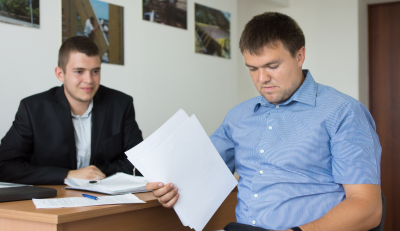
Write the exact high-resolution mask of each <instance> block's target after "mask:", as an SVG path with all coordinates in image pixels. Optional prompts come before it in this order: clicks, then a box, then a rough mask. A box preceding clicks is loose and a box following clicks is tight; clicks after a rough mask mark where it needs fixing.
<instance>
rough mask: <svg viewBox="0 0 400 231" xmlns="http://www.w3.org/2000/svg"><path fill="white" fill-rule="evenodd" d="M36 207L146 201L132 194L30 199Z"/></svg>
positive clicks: (67, 206) (50, 207)
mask: <svg viewBox="0 0 400 231" xmlns="http://www.w3.org/2000/svg"><path fill="white" fill-rule="evenodd" d="M32 201H33V203H34V204H35V206H36V208H37V209H54V208H70V207H83V206H93V205H114V204H131V203H146V202H144V201H142V200H140V199H139V198H137V197H136V196H135V195H133V194H126V195H118V196H104V197H98V200H93V199H89V198H86V197H67V198H56V199H32Z"/></svg>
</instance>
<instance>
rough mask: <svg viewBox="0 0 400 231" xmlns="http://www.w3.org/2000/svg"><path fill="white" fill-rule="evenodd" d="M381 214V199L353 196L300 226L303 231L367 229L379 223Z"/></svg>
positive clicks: (358, 230) (364, 230)
mask: <svg viewBox="0 0 400 231" xmlns="http://www.w3.org/2000/svg"><path fill="white" fill-rule="evenodd" d="M379 193H380V192H379ZM381 216H382V201H381V200H372V199H366V198H363V197H352V198H348V199H346V200H344V201H342V202H341V203H339V204H338V205H336V206H335V207H334V208H333V209H332V210H331V211H329V212H328V213H327V214H325V215H324V216H323V217H321V218H320V219H318V220H315V221H313V222H310V223H308V224H305V225H302V226H300V228H301V229H302V230H303V231H322V230H323V231H339V230H346V231H367V230H370V229H373V228H375V227H376V226H378V225H379V223H380V221H381Z"/></svg>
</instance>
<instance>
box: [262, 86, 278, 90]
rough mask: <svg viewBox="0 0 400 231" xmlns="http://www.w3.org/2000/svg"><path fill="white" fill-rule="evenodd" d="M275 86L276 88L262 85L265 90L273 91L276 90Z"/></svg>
mask: <svg viewBox="0 0 400 231" xmlns="http://www.w3.org/2000/svg"><path fill="white" fill-rule="evenodd" d="M275 88H276V87H275V86H268V87H262V89H263V90H264V91H273V90H275Z"/></svg>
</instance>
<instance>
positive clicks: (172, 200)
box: [162, 193, 179, 209]
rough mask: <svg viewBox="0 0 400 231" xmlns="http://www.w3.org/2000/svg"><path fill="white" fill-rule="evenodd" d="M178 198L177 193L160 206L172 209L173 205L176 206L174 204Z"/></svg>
mask: <svg viewBox="0 0 400 231" xmlns="http://www.w3.org/2000/svg"><path fill="white" fill-rule="evenodd" d="M178 198H179V193H177V194H176V195H175V196H174V197H173V198H172V199H171V200H170V201H168V202H167V203H165V204H162V206H164V207H165V208H169V209H170V208H172V207H174V205H175V204H176V202H177V201H178Z"/></svg>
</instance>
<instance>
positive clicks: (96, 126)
mask: <svg viewBox="0 0 400 231" xmlns="http://www.w3.org/2000/svg"><path fill="white" fill-rule="evenodd" d="M103 90H104V89H103V87H102V86H101V85H100V87H99V90H98V91H97V92H96V95H95V96H94V97H93V109H92V147H91V148H92V150H91V156H90V164H94V162H95V160H96V154H97V149H98V147H99V142H100V138H101V132H102V130H103V125H104V119H105V117H106V111H107V105H106V104H105V103H104V102H103V101H102V99H103V96H104V94H103V93H104V91H103Z"/></svg>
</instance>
